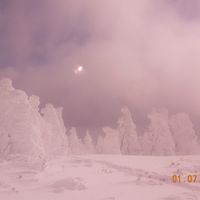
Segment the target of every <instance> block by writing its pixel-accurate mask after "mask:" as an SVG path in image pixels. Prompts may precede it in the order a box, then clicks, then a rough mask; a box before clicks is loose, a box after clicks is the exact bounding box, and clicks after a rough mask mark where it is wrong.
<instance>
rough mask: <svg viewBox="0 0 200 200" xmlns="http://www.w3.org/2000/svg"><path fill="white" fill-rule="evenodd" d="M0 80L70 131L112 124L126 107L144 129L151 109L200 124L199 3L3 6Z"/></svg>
mask: <svg viewBox="0 0 200 200" xmlns="http://www.w3.org/2000/svg"><path fill="white" fill-rule="evenodd" d="M78 65H82V66H83V67H84V69H85V71H84V73H82V74H79V75H75V74H74V69H75V68H76V67H77V66H78ZM0 76H1V77H2V76H7V77H11V78H12V79H13V81H14V84H15V86H16V87H17V88H21V89H24V90H25V91H26V92H27V93H28V94H36V95H39V96H40V97H41V102H42V103H47V102H52V103H54V104H55V105H56V106H63V107H64V114H65V120H66V123H67V124H69V125H76V126H88V127H91V126H99V125H107V124H111V123H113V122H114V121H116V119H117V116H118V114H119V110H120V107H122V106H123V105H124V104H126V105H128V107H129V108H130V109H131V111H132V113H133V117H134V118H135V120H136V121H138V123H141V124H142V123H143V121H144V120H145V115H146V113H147V112H150V110H151V108H152V107H167V108H168V109H169V110H170V112H176V111H186V112H188V113H189V114H191V115H193V116H195V117H196V119H198V118H199V119H200V106H199V105H200V104H199V102H200V1H199V0H139V1H134V0H101V1H97V0H0Z"/></svg>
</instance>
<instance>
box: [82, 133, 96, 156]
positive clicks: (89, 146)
mask: <svg viewBox="0 0 200 200" xmlns="http://www.w3.org/2000/svg"><path fill="white" fill-rule="evenodd" d="M83 145H84V150H85V153H86V154H92V153H95V148H94V144H93V140H92V137H91V135H90V133H89V131H88V130H87V131H86V135H85V137H84V139H83Z"/></svg>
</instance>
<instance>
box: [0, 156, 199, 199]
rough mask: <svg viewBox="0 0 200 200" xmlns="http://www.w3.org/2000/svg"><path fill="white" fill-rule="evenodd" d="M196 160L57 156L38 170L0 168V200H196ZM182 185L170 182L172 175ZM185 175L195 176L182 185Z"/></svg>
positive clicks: (14, 166)
mask: <svg viewBox="0 0 200 200" xmlns="http://www.w3.org/2000/svg"><path fill="white" fill-rule="evenodd" d="M199 163H200V156H187V157H186V156H185V157H145V156H144V157H143V156H120V155H88V156H83V155H81V156H68V157H59V158H57V159H55V160H52V161H50V162H48V163H46V164H44V165H43V166H42V167H41V165H38V166H37V165H29V164H27V163H23V162H19V161H15V162H3V161H2V162H1V163H0V177H1V179H0V199H3V200H8V199H13V200H18V199H19V200H23V199H26V200H32V199H37V200H40V199H41V200H44V199H48V200H66V199H69V200H133V199H136V200H186V199H187V200H198V199H200V165H199ZM174 174H176V175H181V176H182V178H184V180H185V181H186V182H184V180H182V183H172V179H171V177H172V175H174ZM188 175H197V180H196V182H195V183H188V182H187V176H188Z"/></svg>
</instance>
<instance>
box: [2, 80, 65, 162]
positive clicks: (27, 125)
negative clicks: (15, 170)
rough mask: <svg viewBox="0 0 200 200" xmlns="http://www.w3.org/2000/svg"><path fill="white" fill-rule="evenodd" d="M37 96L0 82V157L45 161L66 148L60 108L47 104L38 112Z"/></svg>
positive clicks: (7, 81)
mask: <svg viewBox="0 0 200 200" xmlns="http://www.w3.org/2000/svg"><path fill="white" fill-rule="evenodd" d="M39 104H40V101H39V97H37V96H34V95H32V96H30V97H28V95H27V94H26V93H25V92H24V91H22V90H17V89H15V88H14V87H13V86H12V81H11V80H10V79H2V80H1V81H0V138H1V140H0V157H4V158H6V159H8V158H11V157H12V158H13V157H20V158H25V159H30V160H31V161H33V160H46V159H48V158H50V157H51V155H55V154H60V153H61V152H63V153H64V152H65V150H66V149H67V137H66V134H65V127H64V122H63V119H62V112H61V111H62V109H55V108H54V107H53V106H52V105H47V106H46V107H45V108H44V109H42V111H41V113H42V114H41V113H40V111H39Z"/></svg>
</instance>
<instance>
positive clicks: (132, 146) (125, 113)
mask: <svg viewBox="0 0 200 200" xmlns="http://www.w3.org/2000/svg"><path fill="white" fill-rule="evenodd" d="M118 130H119V133H120V149H121V152H122V153H123V154H139V153H140V151H141V146H140V143H139V141H138V135H137V131H136V125H135V124H134V122H133V119H132V116H131V113H130V111H129V109H128V107H126V106H125V107H123V108H122V109H121V116H120V118H119V119H118Z"/></svg>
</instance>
